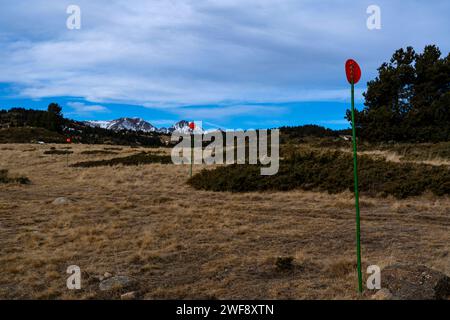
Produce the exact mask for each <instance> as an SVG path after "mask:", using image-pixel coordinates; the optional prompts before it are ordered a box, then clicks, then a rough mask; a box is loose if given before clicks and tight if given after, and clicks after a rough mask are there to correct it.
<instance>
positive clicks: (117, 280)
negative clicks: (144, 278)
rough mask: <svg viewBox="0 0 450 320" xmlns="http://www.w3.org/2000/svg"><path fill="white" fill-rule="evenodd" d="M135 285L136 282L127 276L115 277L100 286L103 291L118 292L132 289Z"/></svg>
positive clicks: (102, 282) (104, 281)
mask: <svg viewBox="0 0 450 320" xmlns="http://www.w3.org/2000/svg"><path fill="white" fill-rule="evenodd" d="M133 284H134V281H133V280H132V279H131V278H130V277H127V276H114V277H111V278H108V279H106V280H103V281H101V282H100V284H99V288H100V290H101V291H109V290H117V289H124V288H127V287H130V286H131V285H133Z"/></svg>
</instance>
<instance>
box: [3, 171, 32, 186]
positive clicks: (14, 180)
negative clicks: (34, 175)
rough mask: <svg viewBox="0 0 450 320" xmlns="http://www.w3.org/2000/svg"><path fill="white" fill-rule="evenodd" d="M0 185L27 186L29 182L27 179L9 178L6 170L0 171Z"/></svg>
mask: <svg viewBox="0 0 450 320" xmlns="http://www.w3.org/2000/svg"><path fill="white" fill-rule="evenodd" d="M0 183H19V184H29V183H30V180H29V179H28V178H27V177H10V176H9V175H8V170H6V169H0Z"/></svg>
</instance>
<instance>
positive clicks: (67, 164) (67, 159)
mask: <svg viewBox="0 0 450 320" xmlns="http://www.w3.org/2000/svg"><path fill="white" fill-rule="evenodd" d="M66 142H67V143H72V139H70V138H67V139H66ZM68 166H69V151H67V153H66V167H68Z"/></svg>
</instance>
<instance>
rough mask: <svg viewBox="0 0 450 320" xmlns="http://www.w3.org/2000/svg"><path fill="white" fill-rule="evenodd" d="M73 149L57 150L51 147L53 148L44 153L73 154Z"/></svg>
mask: <svg viewBox="0 0 450 320" xmlns="http://www.w3.org/2000/svg"><path fill="white" fill-rule="evenodd" d="M72 153H73V151H69V150H56V149H51V150H47V151H44V154H47V155H48V154H53V155H63V154H72Z"/></svg>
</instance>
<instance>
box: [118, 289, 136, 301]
mask: <svg viewBox="0 0 450 320" xmlns="http://www.w3.org/2000/svg"><path fill="white" fill-rule="evenodd" d="M120 299H121V300H134V299H136V292H135V291H131V292H127V293H124V294H122V295H121V296H120Z"/></svg>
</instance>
